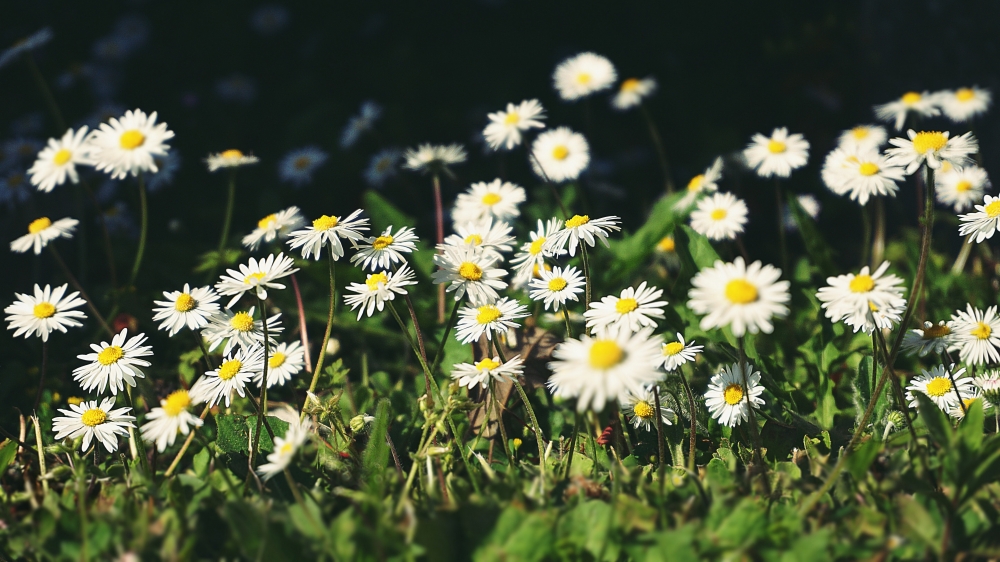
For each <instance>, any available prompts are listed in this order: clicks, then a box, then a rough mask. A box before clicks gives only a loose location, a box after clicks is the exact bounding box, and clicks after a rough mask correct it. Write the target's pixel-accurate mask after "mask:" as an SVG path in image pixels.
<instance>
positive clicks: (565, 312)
mask: <svg viewBox="0 0 1000 562" xmlns="http://www.w3.org/2000/svg"><path fill="white" fill-rule="evenodd" d="M562 317H563V320H564V321H565V322H566V339H569V338H572V337H573V327H572V326H571V325H570V323H569V309H568V308H566V307H563V314H562Z"/></svg>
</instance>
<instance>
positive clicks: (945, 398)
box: [906, 365, 974, 412]
mask: <svg viewBox="0 0 1000 562" xmlns="http://www.w3.org/2000/svg"><path fill="white" fill-rule="evenodd" d="M954 368H955V366H954V365H952V366H951V369H954ZM949 371H950V369H945V367H944V366H943V365H936V366H935V367H934V368H933V369H931V370H930V371H924V370H923V369H921V374H919V375H917V376H915V377H913V378H912V379H910V385H909V386H907V387H906V400H907V402H909V404H910V407H911V408H916V407H917V398H916V396H914V393H915V392H922V393H924V394H926V395H927V397H928V398H930V399H931V400H932V401H933V402H934V403H935V404H937V407H938V408H941V409H942V410H944V411H945V412H947V411H949V410H951V408H952V406H958V397H959V395H961V397H962V399H965V398H966V397H968V396H971V395H972V392H973V388H974V387H973V384H972V379H971V378H969V377H964V376H962V375H964V374H965V369H964V368H962V369H959V370H957V371H955V372H954V373H949ZM952 379H955V382H954V384H952V382H951V381H952ZM956 389H957V390H958V393H957V394H956V393H955V390H956Z"/></svg>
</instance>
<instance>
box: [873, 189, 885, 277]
mask: <svg viewBox="0 0 1000 562" xmlns="http://www.w3.org/2000/svg"><path fill="white" fill-rule="evenodd" d="M874 212H875V237H874V241H873V242H872V262H871V266H872V268H873V269H875V268H877V267H878V266H880V265H882V259H883V258H884V257H885V202H884V201H883V200H882V198H881V197H875V208H874Z"/></svg>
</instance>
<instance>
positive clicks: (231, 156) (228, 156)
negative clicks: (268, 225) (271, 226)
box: [219, 148, 273, 216]
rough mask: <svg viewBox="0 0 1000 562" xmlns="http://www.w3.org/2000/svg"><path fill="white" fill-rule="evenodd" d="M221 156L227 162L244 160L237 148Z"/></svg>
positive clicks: (224, 152)
mask: <svg viewBox="0 0 1000 562" xmlns="http://www.w3.org/2000/svg"><path fill="white" fill-rule="evenodd" d="M219 156H221V157H223V158H225V159H226V160H238V159H240V158H243V153H242V152H240V151H239V150H236V149H235V148H230V149H229V150H226V151H223V152H222V154H219ZM272 216H273V215H272Z"/></svg>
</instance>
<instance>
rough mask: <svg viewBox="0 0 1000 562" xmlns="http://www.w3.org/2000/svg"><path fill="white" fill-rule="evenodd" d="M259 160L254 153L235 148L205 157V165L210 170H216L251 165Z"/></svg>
mask: <svg viewBox="0 0 1000 562" xmlns="http://www.w3.org/2000/svg"><path fill="white" fill-rule="evenodd" d="M258 162H260V158H257V157H256V156H254V155H253V154H243V152H242V151H240V150H237V149H235V148H231V149H229V150H223V151H222V152H217V153H214V154H209V155H208V157H207V158H205V165H207V166H208V171H209V172H215V171H217V170H221V169H223V168H239V167H242V166H250V165H252V164H256V163H258Z"/></svg>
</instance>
